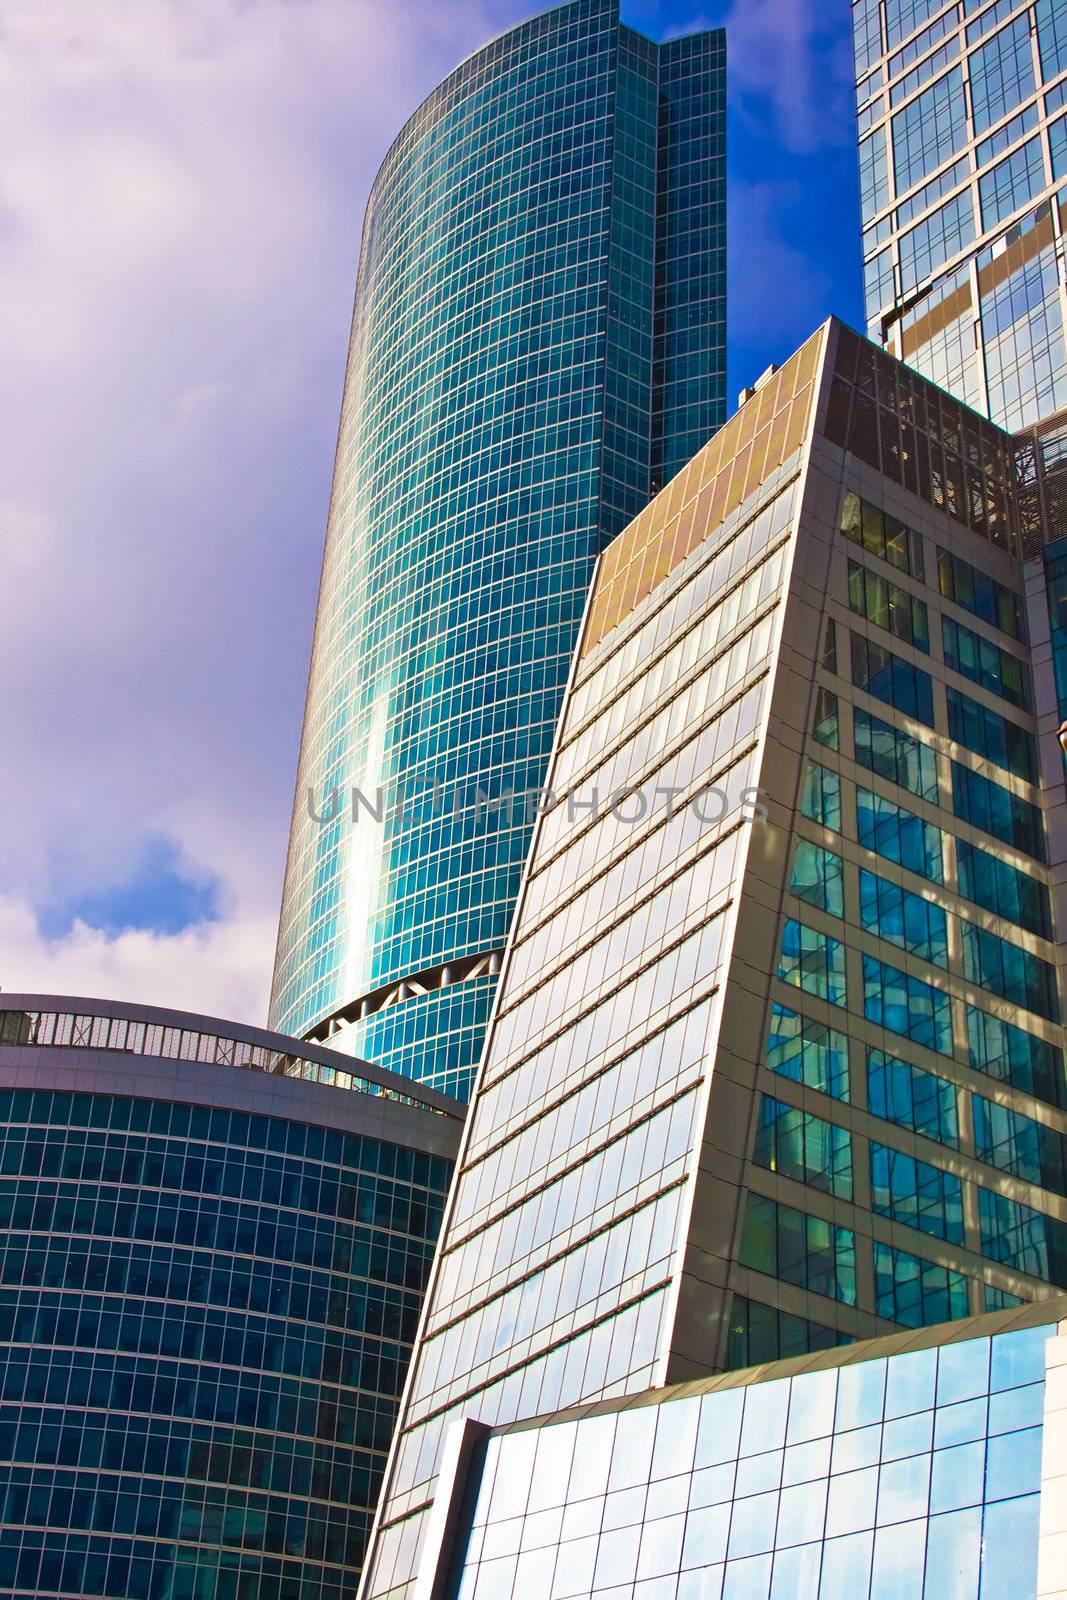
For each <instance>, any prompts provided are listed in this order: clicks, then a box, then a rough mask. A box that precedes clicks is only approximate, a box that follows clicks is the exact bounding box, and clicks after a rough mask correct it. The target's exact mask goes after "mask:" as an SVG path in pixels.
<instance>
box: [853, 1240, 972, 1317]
mask: <svg viewBox="0 0 1067 1600" xmlns="http://www.w3.org/2000/svg"><path fill="white" fill-rule="evenodd" d="M874 1293H875V1309H876V1310H877V1312H878V1315H879V1316H880V1317H888V1318H889V1320H890V1321H891V1322H900V1323H902V1324H903V1325H904V1327H906V1328H926V1327H929V1326H930V1325H931V1324H932V1323H937V1322H951V1321H953V1319H954V1318H956V1317H965V1316H966V1315H967V1313H968V1309H969V1308H968V1302H967V1280H966V1278H964V1277H963V1276H962V1274H960V1273H958V1272H950V1271H949V1270H948V1268H947V1267H939V1266H936V1265H935V1264H934V1262H932V1261H924V1260H923V1258H922V1257H921V1256H913V1255H909V1254H908V1252H907V1251H906V1250H894V1249H892V1248H891V1247H890V1246H889V1245H887V1244H879V1243H878V1241H877V1240H875V1245H874Z"/></svg>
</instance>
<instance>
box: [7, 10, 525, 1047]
mask: <svg viewBox="0 0 1067 1600" xmlns="http://www.w3.org/2000/svg"><path fill="white" fill-rule="evenodd" d="M2 10H3V16H2V19H0V140H2V142H3V148H4V151H5V159H4V163H3V167H2V170H0V344H2V346H3V349H4V353H5V355H4V362H3V366H2V369H0V484H2V485H3V489H2V497H0V499H2V503H0V618H2V626H0V683H2V684H3V690H4V723H3V727H4V732H3V741H4V754H5V761H4V787H3V797H2V801H0V812H2V816H3V825H2V826H0V893H3V894H4V895H5V896H6V897H7V898H6V900H5V902H4V904H5V912H4V915H5V919H6V920H5V922H4V933H3V936H2V938H0V984H3V985H4V987H5V988H10V987H12V986H13V984H14V983H16V982H17V983H18V984H20V985H22V984H26V985H29V986H30V987H32V988H35V989H43V988H46V987H47V986H48V985H49V984H53V983H54V984H55V985H57V986H58V987H61V988H65V989H75V990H78V991H81V992H86V991H94V990H95V991H96V992H98V993H103V994H105V995H107V994H109V993H113V994H115V995H120V994H123V995H133V996H134V997H135V998H138V999H142V1000H145V1001H154V1002H156V1003H158V1004H168V1003H177V1004H189V1005H194V1006H197V1007H199V1008H200V1009H202V1010H207V1011H211V1010H218V1011H221V1012H223V1013H226V1014H229V1015H238V1016H241V1015H244V1016H246V1018H247V1020H249V1021H258V1020H260V1019H261V1017H262V1015H263V1008H264V1004H265V996H266V989H267V983H268V980H269V972H270V965H271V961H272V957H273V944H274V931H275V929H274V924H275V919H276V915H277V905H278V897H279V894H280V885H281V874H282V869H283V865H284V855H285V845H286V838H287V833H288V820H289V809H290V805H291V797H292V783H293V774H294V770H295V765H296V752H297V744H298V739H299V732H300V719H301V714H302V709H303V693H304V684H305V681H306V674H307V658H308V650H309V644H310V633H311V625H312V618H313V610H314V602H315V592H316V587H317V581H318V571H319V564H320V561H321V552H322V537H323V528H324V523H325V513H326V505H327V500H328V495H329V488H330V475H331V469H332V457H333V447H334V440H335V436H336V427H337V413H338V405H339V400H340V392H341V381H342V375H343V368H344V357H345V345H346V339H347V333H348V324H349V319H350V314H351V302H352V291H353V284H354V280H355V268H356V255H357V247H358V239H359V230H360V224H361V219H362V213H363V208H364V204H365V200H366V194H367V190H368V188H369V184H370V181H371V179H372V177H373V173H374V170H375V168H376V167H377V164H378V162H379V160H380V159H381V156H382V155H383V154H384V152H385V149H386V148H387V146H388V144H389V142H390V140H391V139H392V137H393V135H394V133H395V132H396V131H397V130H398V129H399V127H400V125H401V123H402V122H403V120H404V119H405V117H406V116H407V115H408V114H409V113H410V111H411V110H412V109H413V108H414V106H415V105H416V104H417V103H418V101H419V100H420V99H421V98H422V96H423V95H424V94H425V93H427V92H428V91H429V90H430V89H431V88H432V87H433V86H434V84H435V83H436V82H437V81H438V80H439V79H440V78H441V77H442V76H443V75H444V73H445V72H446V71H447V70H448V69H449V68H450V67H451V66H452V65H454V64H455V62H456V61H458V60H460V59H461V58H462V57H463V56H464V55H465V54H466V53H467V52H468V51H469V50H470V49H472V48H473V47H474V46H476V45H477V44H478V43H480V42H481V41H482V40H483V39H484V38H486V37H488V36H490V35H491V34H492V33H494V32H495V31H497V30H498V28H499V27H501V26H504V25H506V24H507V23H508V22H510V21H511V20H513V16H512V14H511V13H510V12H509V11H508V8H507V7H506V6H503V5H500V4H493V3H489V0H487V3H486V4H485V5H483V4H480V3H478V0H474V3H470V4H467V5H465V6H462V7H444V8H442V7H440V6H437V5H436V4H434V3H432V0H404V4H403V5H402V6H400V7H399V8H398V7H397V6H395V5H387V4H385V3H384V0H300V3H295V0H152V3H151V4H149V5H146V4H145V3H144V0H93V4H92V5H90V6H87V5H86V4H85V3H84V0H49V4H48V5H41V4H40V0H7V3H6V4H5V5H4V7H3V8H2ZM513 11H514V14H515V15H517V14H518V10H517V8H513ZM157 837H164V838H166V839H168V840H170V841H172V842H173V848H174V850H175V852H176V853H177V855H178V856H179V857H180V859H181V861H182V863H183V870H184V871H185V872H186V873H187V874H188V875H190V876H191V877H192V878H193V880H194V881H197V882H206V883H211V884H213V885H217V907H218V916H217V920H215V921H212V922H210V923H196V924H194V925H193V926H192V927H190V928H189V929H187V930H186V931H185V932H183V933H180V934H177V935H173V936H163V935H160V934H159V932H158V930H157V933H156V934H155V935H154V934H153V933H152V931H151V929H142V930H141V931H139V932H136V933H132V932H127V933H121V934H119V935H117V936H116V935H115V934H114V932H112V933H110V934H109V932H108V931H107V927H104V926H97V927H95V928H93V927H90V926H88V925H82V924H78V923H75V925H74V926H73V927H72V928H71V929H70V931H69V932H67V933H65V934H63V935H62V937H60V938H55V939H51V940H49V939H48V938H46V937H45V934H44V933H42V931H41V928H42V926H44V927H45V928H47V929H48V930H50V931H52V932H55V927H54V924H53V921H52V920H51V918H50V915H49V911H50V908H52V910H53V911H54V908H55V907H56V906H60V907H65V908H67V909H68V911H70V910H72V909H73V910H76V909H77V908H81V909H82V910H83V911H84V910H87V909H88V910H91V911H92V913H93V916H94V917H96V918H97V919H98V921H99V922H100V923H103V924H107V923H108V920H109V917H111V916H112V915H113V913H114V909H115V906H116V905H121V895H122V889H123V886H124V885H128V884H129V883H130V882H131V880H132V879H133V878H135V876H136V873H137V871H138V867H139V864H140V863H143V861H144V859H145V851H146V849H147V848H148V845H149V843H150V841H151V840H152V839H153V838H157ZM159 888H160V892H161V893H162V892H163V891H164V890H165V888H166V883H165V881H164V879H161V880H160V884H159ZM178 893H179V892H178V890H177V889H175V896H176V897H177V896H178ZM174 914H175V913H174V907H173V906H172V907H170V909H169V911H168V908H167V907H166V906H165V905H162V904H161V905H160V907H159V910H158V921H159V924H160V926H161V927H164V928H165V927H166V926H167V925H168V923H167V918H168V915H169V916H170V917H171V920H172V921H173V916H174ZM198 986H199V988H198Z"/></svg>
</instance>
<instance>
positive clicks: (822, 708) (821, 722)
mask: <svg viewBox="0 0 1067 1600" xmlns="http://www.w3.org/2000/svg"><path fill="white" fill-rule="evenodd" d="M811 733H812V738H813V739H817V740H818V742H819V743H820V744H824V745H825V746H826V747H827V749H828V750H836V749H837V747H838V742H839V738H840V733H839V726H838V714H837V696H836V694H834V693H833V691H832V690H831V689H820V690H819V691H818V693H817V694H816V696H815V717H814V720H813V722H812V729H811Z"/></svg>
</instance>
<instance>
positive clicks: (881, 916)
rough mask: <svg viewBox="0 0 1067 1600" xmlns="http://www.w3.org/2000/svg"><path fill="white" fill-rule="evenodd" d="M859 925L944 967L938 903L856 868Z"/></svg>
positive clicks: (943, 925)
mask: <svg viewBox="0 0 1067 1600" xmlns="http://www.w3.org/2000/svg"><path fill="white" fill-rule="evenodd" d="M860 924H861V926H862V927H864V928H865V929H866V930H867V932H868V933H873V934H875V935H876V936H877V937H878V938H879V939H888V940H889V941H890V942H891V943H892V944H898V945H900V947H901V949H903V950H909V951H910V952H911V954H912V955H914V956H920V957H921V958H922V960H923V961H932V962H934V963H935V964H936V965H937V966H939V967H947V966H948V919H947V917H946V916H945V913H944V911H943V910H942V909H941V907H940V906H937V905H933V904H932V903H931V902H930V901H929V900H924V899H923V897H922V896H921V895H918V894H913V893H912V892H911V890H910V889H902V888H901V887H900V885H899V884H897V883H891V882H890V881H889V879H888V878H881V877H879V876H878V874H877V873H875V872H868V871H867V869H866V868H865V867H864V868H861V869H860Z"/></svg>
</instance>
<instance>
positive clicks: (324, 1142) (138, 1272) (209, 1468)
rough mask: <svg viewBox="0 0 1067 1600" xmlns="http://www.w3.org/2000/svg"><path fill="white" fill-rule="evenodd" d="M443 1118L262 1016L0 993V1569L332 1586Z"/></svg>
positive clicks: (376, 1469)
mask: <svg viewBox="0 0 1067 1600" xmlns="http://www.w3.org/2000/svg"><path fill="white" fill-rule="evenodd" d="M462 1111H463V1108H462V1107H461V1106H459V1105H457V1104H456V1103H455V1102H454V1101H449V1100H448V1099H446V1098H445V1097H444V1096H443V1095H438V1094H435V1093H434V1092H433V1091H432V1090H427V1089H423V1088H421V1087H420V1086H418V1085H413V1084H411V1083H410V1082H409V1081H406V1080H404V1079H401V1078H398V1077H396V1076H394V1075H393V1074H392V1073H386V1072H382V1071H381V1070H380V1069H378V1068H376V1067H373V1066H368V1065H366V1064H365V1063H362V1062H357V1061H353V1060H351V1059H350V1058H346V1057H343V1056H342V1057H338V1056H337V1055H335V1054H333V1053H332V1052H331V1051H328V1050H322V1049H319V1048H317V1047H316V1046H314V1045H303V1044H301V1043H299V1042H298V1041H294V1040H290V1039H284V1038H280V1037H279V1036H278V1035H277V1034H270V1033H265V1032H264V1031H263V1030H262V1029H252V1028H245V1027H241V1026H240V1025H236V1024H233V1023H225V1022H217V1021H214V1020H213V1019H211V1018H207V1017H197V1016H190V1015H188V1014H185V1013H179V1012H174V1011H161V1010H158V1009H154V1008H151V1007H137V1006H128V1005H117V1004H107V1003H106V1002H103V1001H95V1000H76V999H65V998H61V997H57V996H40V995H8V994H5V995H2V996H0V1174H2V1177H0V1325H2V1326H3V1330H4V1334H3V1343H2V1345H0V1589H2V1590H4V1591H5V1592H7V1593H9V1594H11V1593H14V1594H23V1595H25V1594H36V1595H44V1594H47V1595H55V1596H60V1597H69V1600H74V1597H84V1596H106V1597H108V1600H157V1597H164V1596H165V1597H167V1600H192V1597H194V1596H195V1597H196V1600H223V1597H224V1596H230V1597H232V1596H242V1595H247V1596H259V1597H260V1600H266V1597H268V1596H271V1597H282V1596H286V1597H294V1600H344V1597H351V1596H353V1595H354V1593H355V1589H356V1584H357V1582H358V1578H359V1572H360V1566H361V1563H362V1559H363V1551H364V1546H365V1544H366V1539H367V1533H368V1530H369V1526H370V1518H371V1515H372V1512H373V1508H374V1505H375V1502H376V1500H377V1493H378V1485H379V1482H380V1479H381V1474H382V1469H383V1466H384V1462H385V1455H386V1450H387V1448H388V1445H389V1440H390V1436H391V1433H392V1427H393V1422H394V1420H395V1417H396V1412H397V1405H398V1397H399V1393H400V1387H401V1384H402V1383H403V1378H404V1373H405V1370H406V1367H407V1361H408V1355H409V1352H410V1348H411V1343H412V1340H413V1337H414V1333H415V1327H416V1322H417V1318H418V1314H419V1308H420V1304H421V1300H422V1291H423V1287H424V1284H425V1281H426V1277H427V1274H428V1270H429V1264H430V1259H431V1256H432V1253H433V1247H434V1242H435V1239H436V1236H437V1228H438V1224H439V1220H440V1215H441V1210H442V1206H443V1203H444V1197H445V1191H446V1188H447V1184H448V1180H449V1177H450V1175H451V1171H452V1165H453V1161H454V1157H455V1152H456V1149H457V1146H458V1140H459V1130H460V1127H461V1121H462Z"/></svg>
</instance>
